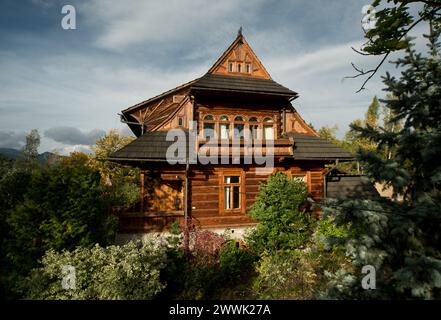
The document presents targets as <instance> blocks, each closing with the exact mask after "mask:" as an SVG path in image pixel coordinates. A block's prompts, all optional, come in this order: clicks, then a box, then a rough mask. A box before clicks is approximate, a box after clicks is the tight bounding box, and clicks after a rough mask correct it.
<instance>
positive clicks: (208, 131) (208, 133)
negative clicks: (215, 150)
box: [203, 115, 216, 140]
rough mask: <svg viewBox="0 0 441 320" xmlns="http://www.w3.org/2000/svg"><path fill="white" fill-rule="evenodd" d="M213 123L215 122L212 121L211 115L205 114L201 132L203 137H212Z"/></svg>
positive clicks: (213, 133) (213, 134) (213, 132)
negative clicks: (202, 131)
mask: <svg viewBox="0 0 441 320" xmlns="http://www.w3.org/2000/svg"><path fill="white" fill-rule="evenodd" d="M215 125H216V124H215V122H214V118H213V116H210V115H208V116H205V118H204V133H203V135H204V138H205V139H207V140H209V139H211V138H214V136H215V131H214V128H215Z"/></svg>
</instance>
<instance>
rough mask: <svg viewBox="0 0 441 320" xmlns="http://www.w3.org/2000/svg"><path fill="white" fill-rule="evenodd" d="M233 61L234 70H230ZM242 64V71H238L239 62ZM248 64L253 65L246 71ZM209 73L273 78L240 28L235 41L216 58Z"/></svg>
mask: <svg viewBox="0 0 441 320" xmlns="http://www.w3.org/2000/svg"><path fill="white" fill-rule="evenodd" d="M230 63H233V68H234V71H233V72H229V64H230ZM238 63H240V64H241V68H242V72H237V64H238ZM246 64H249V65H250V67H251V70H250V72H249V73H248V72H244V71H246V69H245V67H246ZM207 73H208V74H219V75H226V74H228V75H229V76H248V77H256V78H261V79H266V80H271V76H270V74H269V73H268V71H267V70H266V69H265V67H264V66H263V64H262V62H261V61H260V59H259V58H258V57H257V55H256V54H255V53H254V51H253V49H251V47H250V45H249V44H248V42H247V41H246V40H245V37H244V36H243V35H242V31H241V30H240V31H239V33H238V34H237V37H236V39H235V40H234V41H233V43H232V44H231V45H230V46H229V47H228V48H227V50H225V51H224V53H223V54H222V55H221V56H220V57H219V58H218V59H217V60H216V62H215V63H214V64H213V66H212V67H211V68H210V69H209V70H208V72H207Z"/></svg>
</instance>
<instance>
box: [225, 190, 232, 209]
mask: <svg viewBox="0 0 441 320" xmlns="http://www.w3.org/2000/svg"><path fill="white" fill-rule="evenodd" d="M224 208H225V209H231V187H225V188H224Z"/></svg>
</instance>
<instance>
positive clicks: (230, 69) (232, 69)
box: [228, 62, 234, 72]
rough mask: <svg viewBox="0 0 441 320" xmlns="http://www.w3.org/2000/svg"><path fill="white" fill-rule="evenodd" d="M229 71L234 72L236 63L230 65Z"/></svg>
mask: <svg viewBox="0 0 441 320" xmlns="http://www.w3.org/2000/svg"><path fill="white" fill-rule="evenodd" d="M228 71H230V72H233V71H234V64H233V63H232V62H230V63H229V65H228Z"/></svg>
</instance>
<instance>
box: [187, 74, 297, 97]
mask: <svg viewBox="0 0 441 320" xmlns="http://www.w3.org/2000/svg"><path fill="white" fill-rule="evenodd" d="M191 87H192V89H199V90H219V91H235V92H248V93H257V94H271V95H279V96H287V97H297V95H298V94H297V93H296V92H294V91H292V90H290V89H288V88H286V87H284V86H282V85H281V84H278V83H277V82H275V81H273V80H266V79H261V78H252V77H245V76H243V77H231V76H227V75H219V74H210V73H207V74H206V75H204V76H203V77H201V78H200V79H198V80H197V81H196V82H195V83H194V84H193V85H192V86H191Z"/></svg>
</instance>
